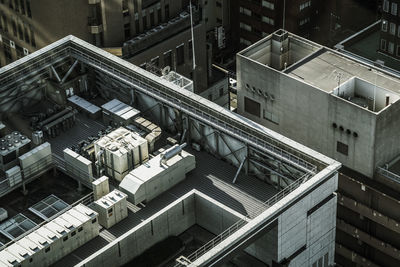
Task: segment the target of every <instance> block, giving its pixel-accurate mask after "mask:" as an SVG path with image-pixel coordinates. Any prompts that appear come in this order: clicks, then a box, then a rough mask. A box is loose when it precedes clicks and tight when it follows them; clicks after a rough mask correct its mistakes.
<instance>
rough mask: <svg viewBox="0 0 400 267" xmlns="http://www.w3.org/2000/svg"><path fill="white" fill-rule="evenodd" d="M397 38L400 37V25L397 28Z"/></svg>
mask: <svg viewBox="0 0 400 267" xmlns="http://www.w3.org/2000/svg"><path fill="white" fill-rule="evenodd" d="M397 36H398V37H400V25H399V26H397Z"/></svg>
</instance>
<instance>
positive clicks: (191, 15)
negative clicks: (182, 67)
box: [189, 1, 196, 75]
mask: <svg viewBox="0 0 400 267" xmlns="http://www.w3.org/2000/svg"><path fill="white" fill-rule="evenodd" d="M189 9H190V29H191V32H192V53H193V71H194V70H195V69H196V55H195V53H194V32H193V14H192V1H190V2H189ZM193 75H194V73H193Z"/></svg>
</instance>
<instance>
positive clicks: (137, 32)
mask: <svg viewBox="0 0 400 267" xmlns="http://www.w3.org/2000/svg"><path fill="white" fill-rule="evenodd" d="M135 33H136V34H139V33H140V25H139V20H138V19H137V20H135Z"/></svg>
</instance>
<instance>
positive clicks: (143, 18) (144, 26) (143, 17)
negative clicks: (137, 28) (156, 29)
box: [142, 16, 147, 30]
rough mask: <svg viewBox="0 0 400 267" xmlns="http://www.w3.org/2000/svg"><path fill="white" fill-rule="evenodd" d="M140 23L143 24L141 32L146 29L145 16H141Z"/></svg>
mask: <svg viewBox="0 0 400 267" xmlns="http://www.w3.org/2000/svg"><path fill="white" fill-rule="evenodd" d="M142 22H143V30H146V29H147V19H146V16H142Z"/></svg>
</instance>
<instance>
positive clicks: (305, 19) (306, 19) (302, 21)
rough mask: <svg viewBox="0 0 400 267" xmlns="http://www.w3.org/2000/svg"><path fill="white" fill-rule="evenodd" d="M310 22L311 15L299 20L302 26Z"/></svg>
mask: <svg viewBox="0 0 400 267" xmlns="http://www.w3.org/2000/svg"><path fill="white" fill-rule="evenodd" d="M309 22H310V17H307V18H304V19H302V20H300V21H299V25H300V26H302V25H304V24H307V23H309Z"/></svg>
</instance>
